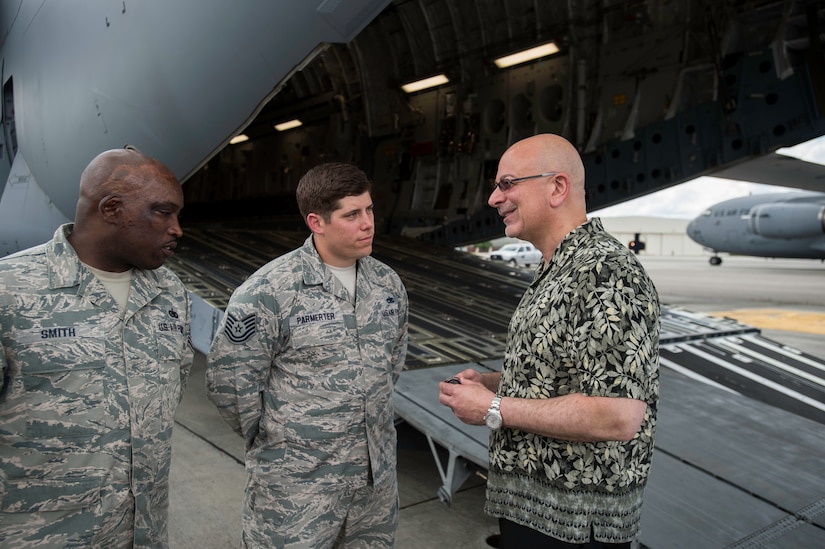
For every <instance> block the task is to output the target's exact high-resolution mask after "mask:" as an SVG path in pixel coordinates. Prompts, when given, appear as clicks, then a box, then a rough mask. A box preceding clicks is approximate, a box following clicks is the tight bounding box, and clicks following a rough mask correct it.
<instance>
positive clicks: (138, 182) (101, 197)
mask: <svg viewBox="0 0 825 549" xmlns="http://www.w3.org/2000/svg"><path fill="white" fill-rule="evenodd" d="M182 208H183V190H182V189H181V185H180V182H179V181H178V180H177V178H176V177H175V174H173V173H172V171H171V170H170V169H169V168H167V167H166V166H165V165H163V164H162V163H161V162H160V161H158V160H155V159H154V158H152V157H150V156H147V155H145V154H143V153H142V152H140V151H138V150H136V149H113V150H109V151H105V152H102V153H100V154H99V155H97V156H96V157H95V158H94V159H92V161H91V162H90V163H89V165H88V166H87V167H86V169H85V170H83V173H82V174H81V176H80V196H79V198H78V201H77V210H76V213H75V221H74V226H73V228H72V232H71V234H70V235H69V242H70V243H71V245H72V247H74V249H75V251H76V252H77V255H78V257H80V260H81V261H82V262H84V263H86V264H87V265H91V266H92V267H95V268H98V269H101V270H104V271H110V272H123V271H126V270H128V269H131V268H133V267H137V268H140V269H156V268H158V267H160V266H161V265H163V263H164V261H165V260H166V258H168V257H169V256H171V255H173V253H174V248H175V246H176V245H177V239H178V238H179V237H180V236H181V235H182V234H183V232H182V231H181V228H180V224H179V222H178V215H179V214H180V210H181V209H182Z"/></svg>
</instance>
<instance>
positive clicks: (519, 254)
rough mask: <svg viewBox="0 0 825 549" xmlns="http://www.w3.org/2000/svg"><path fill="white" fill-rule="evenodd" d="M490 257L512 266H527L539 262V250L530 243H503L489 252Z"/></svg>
mask: <svg viewBox="0 0 825 549" xmlns="http://www.w3.org/2000/svg"><path fill="white" fill-rule="evenodd" d="M490 259H492V260H495V261H504V262H505V263H509V264H510V265H512V266H513V267H529V266H530V265H538V264H539V263H541V252H540V251H538V250H537V249H536V247H535V246H533V245H532V244H530V243H527V242H525V243H514V244H505V245H504V246H502V247H501V248H499V249H498V250H495V251H493V252H490Z"/></svg>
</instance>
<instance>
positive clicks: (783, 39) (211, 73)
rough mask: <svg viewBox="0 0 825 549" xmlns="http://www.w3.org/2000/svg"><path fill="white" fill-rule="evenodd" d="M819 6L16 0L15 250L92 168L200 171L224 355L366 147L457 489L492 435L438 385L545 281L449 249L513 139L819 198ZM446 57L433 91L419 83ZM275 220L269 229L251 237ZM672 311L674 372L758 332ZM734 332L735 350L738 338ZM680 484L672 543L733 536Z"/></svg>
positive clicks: (66, 201) (611, 177)
mask: <svg viewBox="0 0 825 549" xmlns="http://www.w3.org/2000/svg"><path fill="white" fill-rule="evenodd" d="M823 22H825V4H823V3H822V2H821V1H819V0H800V1H797V2H787V1H786V0H762V1H760V2H755V3H752V2H744V3H743V2H742V1H741V0H719V1H717V2H707V0H684V1H683V2H672V0H645V1H639V0H610V1H606V2H593V1H592V0H545V1H543V2H535V1H533V0H518V1H516V0H443V1H427V2H424V1H418V2H414V1H409V0H314V1H312V0H307V1H300V2H296V1H294V0H269V1H267V2H261V1H257V0H236V1H234V2H222V1H219V0H176V1H175V2H134V1H129V0H125V1H120V2H112V1H110V0H86V1H84V2H66V1H60V0H40V1H39V2H32V1H27V0H2V1H1V2H0V122H1V123H0V256H2V255H5V254H8V253H11V252H14V251H17V250H20V249H22V248H25V247H28V246H31V245H34V244H38V243H41V242H43V241H46V240H47V239H49V238H50V237H51V235H52V233H53V231H54V229H55V228H56V227H57V226H58V225H59V224H60V223H63V222H66V221H68V220H70V219H71V218H72V217H73V215H74V208H75V203H76V200H77V190H78V179H79V175H80V173H81V171H82V170H83V168H84V166H85V165H86V164H87V163H88V162H89V161H90V160H91V159H92V158H93V157H94V156H95V155H96V154H98V153H99V152H101V151H103V150H106V149H110V148H117V147H123V146H124V145H125V144H131V145H133V146H135V147H137V148H138V149H140V150H141V151H143V152H145V153H147V154H149V155H151V156H153V157H155V158H157V159H159V160H161V161H162V162H164V163H165V164H166V165H167V166H169V167H170V169H172V171H173V172H174V173H175V174H176V175H177V176H178V178H179V179H180V180H181V182H183V189H184V195H185V204H186V210H185V214H186V227H185V228H184V233H185V236H184V239H185V241H184V239H182V240H181V246H179V247H178V251H179V253H178V255H177V256H176V257H175V258H170V261H169V263H168V264H169V265H170V266H171V267H172V268H173V269H175V271H176V272H177V273H178V274H179V275H180V276H181V279H182V280H184V282H185V283H186V284H187V287H188V288H189V290H190V293H191V295H192V341H193V345H194V346H195V348H197V349H198V350H199V351H202V352H206V351H208V346H209V342H210V341H211V339H212V336H213V335H214V330H215V329H216V327H217V326H218V325H219V322H218V320H219V318H220V315H222V314H223V313H222V308H223V306H224V305H223V304H225V302H226V301H227V300H228V297H229V293H231V291H232V290H233V289H234V288H235V287H236V286H237V284H239V283H240V281H241V280H243V279H244V277H246V276H248V275H249V274H250V273H251V272H252V271H254V270H255V269H256V268H257V267H259V266H260V265H262V264H263V263H264V262H265V261H268V260H270V259H271V258H272V257H274V256H276V255H278V254H280V253H283V252H284V251H287V250H289V249H292V248H294V247H296V246H297V245H300V242H302V241H303V238H305V234H304V235H303V236H296V235H295V234H289V231H293V233H294V232H295V227H300V229H301V230H305V227H304V226H303V223H302V222H301V220H300V215H298V214H297V207H296V205H295V203H294V194H295V188H296V186H297V181H298V179H299V178H300V176H301V175H302V174H303V173H304V172H305V171H306V170H307V169H308V168H309V167H311V166H313V165H315V164H317V163H320V162H323V161H331V160H341V161H350V162H353V163H356V164H358V165H359V166H360V167H362V168H363V169H364V170H365V171H366V172H367V173H368V175H370V178H371V179H372V180H373V182H374V185H373V200H374V201H375V206H376V208H375V209H376V232H377V233H378V234H379V235H380V238H378V239H377V240H378V242H377V244H376V250H375V251H376V255H378V254H379V253H382V254H383V256H382V259H384V260H386V261H387V263H391V266H393V268H395V269H396V270H397V271H398V272H399V275H400V276H402V278H403V279H404V280H405V284H406V285H407V289H408V292H409V295H410V303H411V311H412V313H411V319H410V326H411V329H410V333H411V337H410V346H409V351H408V357H407V367H408V369H407V370H406V371H405V373H404V375H402V376H401V378H400V380H401V384H400V385H399V386H398V387H397V391H396V398H397V399H398V401H397V404H396V410H397V412H398V413H399V415H400V416H402V417H403V418H404V419H405V420H407V421H409V422H410V423H411V424H412V425H413V426H414V427H416V428H418V429H420V430H422V432H424V433H425V434H427V437H428V441H429V442H430V443H431V449H432V451H433V455H434V457H435V458H436V459H437V460H438V461H437V465H438V468H439V473H440V474H441V476H442V480H443V482H444V484H443V486H442V489H440V490H439V497H441V498H442V500H444V501H445V502H448V501H449V500H450V498H451V497H452V494H454V493H455V492H456V491H457V490H458V488H459V487H460V486H461V484H462V482H463V481H464V480H466V478H467V476H466V475H467V474H468V473H471V472H472V469H471V468H469V467H464V466H462V464H463V463H465V462H470V463H473V464H475V465H477V466H480V467H484V466H485V463H484V460H485V458H484V456H485V455H486V451H485V450H484V449H485V448H486V441H487V438H488V432H487V430H486V429H485V428H478V429H475V430H474V431H473V429H472V428H474V427H477V426H464V425H463V424H460V422H459V421H458V420H457V419H455V418H454V416H453V415H452V413H450V412H449V411H448V410H446V409H444V407H442V406H440V405H439V404H438V403H437V402H432V400H433V399H434V398H436V397H437V394H436V393H435V392H434V391H433V389H432V388H433V386H434V384H437V382H438V380H442V379H445V378H446V377H447V376H448V375H453V373H454V371H460V370H461V369H463V368H465V367H469V366H468V365H470V366H472V367H481V366H484V367H489V368H490V369H493V370H495V369H496V368H498V367H500V363H501V360H502V357H503V354H504V341H505V337H504V336H505V335H506V331H507V326H508V322H509V318H510V315H511V312H512V310H513V308H514V307H515V306H516V304H517V303H518V299H520V296H521V295H522V294H523V292H524V291H525V289H526V288H527V287H528V285H529V283H530V279H531V275H530V274H529V273H526V272H521V270H517V269H509V268H504V267H502V266H500V265H496V264H495V263H493V262H481V261H480V260H479V261H478V262H475V261H473V260H472V258H471V259H465V258H463V257H462V258H461V259H456V258H455V257H454V256H453V255H450V253H448V252H452V250H450V249H449V247H452V246H457V245H461V244H468V243H474V242H479V241H482V240H488V239H492V238H496V237H499V236H502V234H503V230H504V227H503V225H502V223H501V219H500V217H499V216H498V214H497V212H496V211H495V210H494V209H492V208H490V207H489V206H488V205H487V198H488V196H489V182H490V180H491V179H492V178H493V177H494V175H495V173H496V169H497V159H498V158H499V157H500V156H501V154H502V153H503V152H504V150H506V148H507V147H508V146H509V145H510V144H511V143H513V142H515V141H517V140H519V139H522V138H524V137H527V136H529V135H533V134H536V133H546V132H550V133H557V134H561V135H564V136H565V137H568V138H569V139H570V140H571V142H572V143H573V144H574V145H575V146H576V147H577V148H578V149H579V150H580V151H581V153H582V157H583V161H584V164H585V170H586V173H587V189H586V192H587V204H588V207H589V208H590V209H592V210H596V209H599V208H603V207H607V206H610V205H613V204H617V203H619V202H622V201H626V200H630V199H632V198H636V197H639V196H643V195H645V194H649V193H653V192H656V191H658V190H661V189H663V188H667V187H669V186H673V185H677V184H679V183H682V182H684V181H687V180H690V179H693V178H695V177H698V176H701V175H714V174H715V175H718V176H719V177H725V178H729V179H745V180H748V181H754V182H759V183H766V184H782V185H787V186H799V187H800V188H808V189H809V190H813V191H825V167H823V166H820V165H814V164H810V163H805V162H803V161H800V160H796V159H793V158H789V157H786V156H783V155H778V154H776V153H774V152H772V151H777V150H779V149H780V148H782V147H789V146H793V145H796V144H799V143H802V142H805V141H808V140H810V139H813V138H816V137H819V136H821V135H825V115H823V113H825V55H823V46H822V44H823V42H825V32H823V31H822V29H823V28H824V27H825V24H823ZM550 46H552V48H550ZM537 50H538V51H540V52H544V53H539V55H538V57H535V58H532V59H530V60H528V61H525V60H523V59H524V58H523V57H522V58H521V59H522V60H521V61H516V62H515V64H508V63H509V62H511V61H513V56H512V55H511V54H513V53H522V52H534V53H535V52H536V51H537ZM548 52H552V53H548ZM434 75H438V76H440V78H439V79H438V80H437V82H440V84H438V85H436V86H435V87H431V88H426V89H424V88H419V89H417V90H411V89H410V88H409V87H407V86H406V84H411V83H413V82H414V81H419V80H420V79H423V80H425V81H431V79H430V78H428V77H431V76H434ZM293 120H295V121H296V122H299V123H300V125H297V123H296V124H293V127H292V129H284V127H283V126H282V125H281V123H283V122H287V121H293ZM239 134H243V135H244V136H245V137H247V138H248V139H247V140H246V141H243V142H236V140H235V138H236V137H240V135H239ZM806 185H807V187H806ZM808 206H810V204H809V205H808ZM264 216H265V219H266V221H265V224H266V226H267V229H268V232H266V234H264V231H255V229H256V228H257V227H256V226H257V225H263V224H264V223H263V222H261V223H256V222H257V221H258V220H259V219H261V218H263V217H264ZM198 221H206V222H207V223H203V224H201V225H198V223H197V222H198ZM190 222H191V224H190ZM413 236H415V237H417V238H418V240H421V241H424V243H423V244H422V243H421V242H416V241H415V240H413V238H411V237H413ZM637 240H638V239H637ZM184 243H185V245H184ZM430 244H437V245H441V246H433V245H430ZM185 248H188V253H186V250H185ZM445 249H446V250H447V251H446V252H445V251H443V250H445ZM479 296H484V298H483V299H480V298H479ZM663 317H664V318H663V330H662V338H661V339H660V342H661V344H662V346H663V350H662V356H663V358H664V360H665V361H667V363H668V364H671V365H674V364H679V363H680V362H684V364H693V362H694V361H693V359H692V357H693V356H700V355H697V354H694V353H691V352H690V351H691V349H692V347H691V346H692V345H693V343H692V342H694V341H695V342H697V343H696V345H699V344H701V345H702V346H703V348H704V347H705V346H707V342H708V340H710V339H713V338H716V339H722V338H727V337H729V336H736V337H742V338H743V340H742V341H744V338H745V336H747V337H748V338H751V339H753V338H756V337H757V336H755V335H754V336H753V337H751V335H752V334H753V333H754V332H755V331H756V329H754V328H749V327H744V326H741V325H738V324H736V325H732V324H731V322H729V321H727V320H718V319H711V320H708V319H700V318H698V316H697V315H692V314H690V313H688V312H678V311H667V312H665V311H663ZM748 334H751V335H748ZM723 343H724V344H725V345H727V348H723V349H721V350H719V351H713V353H714V356H713V358H712V360H713V361H714V364H716V365H717V366H718V364H719V363H720V359H719V358H717V357H718V356H720V355H724V354H725V353H728V354H732V355H736V356H737V357H738V356H741V355H742V353H743V351H739V350H737V351H735V352H734V351H730V344H729V343H728V342H727V341H723ZM744 343H747V341H744ZM758 344H759V345H760V348H761V346H764V345H769V343H767V342H765V341H762V340H761V339H760V340H758ZM668 345H671V346H678V349H668V348H666V347H668ZM697 352H698V353H700V354H701V356H707V353H706V352H705V350H701V349H700V350H698V351H697ZM760 352H761V351H760ZM802 358H803V359H804V360H807V361H808V362H810V359H808V358H807V357H802ZM731 360H732V361H733V360H735V359H731ZM787 360H793V358H788V359H787ZM801 368H802V366H800V367H799V368H797V369H796V370H795V371H798V370H800V369H801ZM445 369H446V370H445ZM731 369H736V370H737V371H739V370H741V368H739V366H736V365H732V366H731ZM447 370H449V371H447ZM681 371H687V370H681ZM751 377H752V376H751ZM736 383H737V387H738V386H741V385H742V383H739V382H738V381H737V382H736ZM771 383H773V382H771ZM792 383H793V382H788V384H789V385H790V384H792ZM753 385H754V386H756V385H757V383H754V384H753ZM757 389H759V387H757ZM754 392H755V393H760V391H758V390H755V391H754ZM762 392H764V391H762ZM801 398H802V399H803V400H805V399H807V400H806V402H808V401H811V400H813V401H814V404H815V405H816V406H819V407H814V406H810V405H808V404H805V405H804V406H807V408H805V410H808V409H810V410H811V411H810V412H809V414H810V415H811V416H812V417H815V418H818V417H819V414H822V413H823V408H825V405H823V404H821V403H820V402H819V401H818V400H815V399H811V398H808V397H806V396H804V395H803V396H802V397H801ZM428 399H429V400H428ZM744 417H746V418H747V417H748V416H744ZM694 423H696V424H699V423H700V422H699V421H697V422H694ZM731 423H735V422H731ZM468 433H469V436H468ZM436 444H437V445H438V446H439V447H440V448H446V449H447V450H448V451H449V461H448V464H447V465H446V467H442V462H441V461H440V458H439V455H440V454H439V452H438V451H437V449H436ZM742 453H743V454H744V453H745V452H742ZM474 456H475V457H474ZM672 457H676V458H677V459H672ZM662 460H669V461H672V462H673V463H674V465H675V466H677V467H680V469H678V470H677V473H676V474H673V475H663V476H665V477H668V478H676V479H683V478H695V476H694V475H695V472H696V469H691V467H692V466H691V465H690V464H689V462H688V461H686V460H684V459H681V458H680V456H679V455H678V454H674V455H664V456H662ZM662 460H660V462H662ZM717 461H721V460H717ZM731 461H735V462H736V463H738V462H739V461H740V460H731ZM699 469H704V468H703V467H699ZM685 475H690V477H686V476H685ZM775 476H779V475H775ZM711 481H713V479H711ZM726 482H728V481H727V480H726ZM733 484H736V483H735V482H733ZM785 491H786V492H787V490H785ZM681 492H684V490H680V497H678V498H674V497H672V494H670V493H668V491H666V490H660V491H659V495H658V499H657V495H656V494H653V495H651V496H649V497H647V496H646V497H647V498H648V499H650V502H649V503H646V506H647V507H648V508H649V509H653V510H658V511H660V512H661V513H662V515H661V516H662V517H670V518H671V519H670V520H668V521H665V520H658V518H657V517H656V516H655V515H652V516H653V523H652V524H654V525H655V524H657V523H663V524H664V523H666V525H667V527H669V528H671V530H670V531H668V532H666V535H667V538H668V540H671V539H686V536H690V535H695V533H696V532H703V531H714V532H715V531H716V530H718V528H715V527H714V523H713V522H708V520H707V519H708V518H711V519H712V518H713V517H712V516H710V515H711V514H710V513H707V512H705V509H706V508H707V504H708V501H707V499H708V498H707V497H706V493H702V491H701V490H696V491H695V496H693V495H688V494H683V493H681ZM742 492H743V493H750V492H749V490H742ZM714 493H716V492H714ZM817 497H818V498H820V497H821V494H817ZM691 498H692V499H691ZM766 499H768V498H765V497H761V496H760V502H758V503H759V504H762V502H764V501H765V500H766ZM726 501H727V500H725V502H726ZM738 501H739V500H737V503H735V504H733V503H732V504H731V506H733V505H739V503H738ZM686 502H688V504H689V505H691V506H692V507H691V508H695V509H699V510H700V511H701V512H698V513H696V514H695V515H694V516H696V517H700V518H697V520H696V525H694V524H688V523H687V521H685V520H683V513H684V509H685V508H686ZM790 505H791V504H785V505H784V506H777V507H778V509H787V508H790ZM753 514H754V515H757V513H756V512H754V513H753ZM804 516H805V515H801V514H800V515H794V516H793V517H792V519H793V520H795V521H797V522H799V523H801V522H802V520H801V518H802V517H804ZM672 517H678V519H672ZM797 519H799V520H797ZM682 525H684V526H682ZM761 526H762V523H761V522H760V523H759V524H758V526H756V527H757V528H761ZM676 528H683V529H680V530H676ZM651 530H652V529H648V531H651ZM800 530H801V528H800ZM643 531H644V529H643ZM682 532H687V533H684V534H683V533H682ZM642 541H644V539H643V540H642ZM664 544H665V542H662V545H664ZM726 544H727V543H726ZM646 545H648V546H657V543H655V542H648V543H646ZM714 546H715V545H714Z"/></svg>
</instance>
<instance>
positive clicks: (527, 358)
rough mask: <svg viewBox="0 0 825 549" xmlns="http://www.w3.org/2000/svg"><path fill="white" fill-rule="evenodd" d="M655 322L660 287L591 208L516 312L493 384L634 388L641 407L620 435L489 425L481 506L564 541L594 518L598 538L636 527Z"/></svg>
mask: <svg viewBox="0 0 825 549" xmlns="http://www.w3.org/2000/svg"><path fill="white" fill-rule="evenodd" d="M659 330H660V325H659V297H658V294H657V292H656V288H655V287H654V286H653V283H652V281H651V280H650V278H649V277H648V275H647V273H646V272H645V270H644V267H642V265H641V264H640V263H639V261H638V259H637V258H636V257H635V256H634V255H633V254H631V253H630V251H629V250H628V249H627V248H626V247H625V246H624V245H622V244H621V243H620V242H619V241H617V240H616V239H615V238H613V237H612V236H611V235H609V234H608V233H606V232H605V231H604V228H603V227H602V224H601V221H600V220H599V219H591V220H590V221H588V222H586V223H584V224H583V225H581V226H579V227H578V228H577V229H575V230H574V231H572V232H571V233H569V234H568V235H567V236H566V237H565V238H564V240H562V242H561V243H560V244H559V247H558V248H557V249H556V251H555V253H554V254H553V256H552V257H551V258H550V259H549V261H548V262H547V265H546V266H545V268H544V269H543V270H542V271H540V272H539V273H537V274H536V277H535V279H534V280H533V282H532V284H531V285H530V287H529V288H528V290H527V291H526V292H525V294H524V296H523V297H522V299H521V302H520V303H519V306H518V308H517V309H516V311H515V312H514V313H513V317H512V319H511V321H510V327H509V330H508V335H507V348H506V351H505V355H504V365H503V367H502V370H501V382H500V386H499V394H501V395H503V396H508V397H517V398H537V399H538V398H554V397H557V396H563V395H567V394H571V393H581V394H585V395H591V396H601V397H619V398H632V399H637V400H642V401H645V402H646V403H647V412H646V413H645V416H644V419H643V421H642V424H641V427H640V428H639V431H638V432H637V433H636V435H635V436H634V437H633V438H632V439H631V440H629V441H627V442H622V441H604V442H573V441H568V440H559V439H553V438H549V437H544V436H540V435H536V434H532V433H528V432H524V431H519V430H516V429H501V430H499V431H494V432H493V433H492V434H491V437H490V471H489V476H488V480H487V505H486V510H487V512H488V513H490V514H492V515H493V516H496V517H504V518H507V519H509V520H512V521H514V522H517V523H519V524H522V525H524V526H528V527H529V528H532V529H534V530H538V531H541V532H543V533H545V534H547V535H550V536H553V537H555V538H557V539H561V540H564V541H567V542H572V543H584V542H586V541H587V540H588V539H590V533H591V528H592V530H593V532H594V534H595V539H596V540H599V541H604V542H610V543H622V542H627V541H631V540H632V539H633V538H634V536H635V535H636V533H637V532H638V529H639V520H640V515H641V505H642V495H643V489H644V486H645V482H646V480H647V478H648V474H649V473H650V464H651V457H652V454H653V435H654V431H655V428H656V411H657V408H658V398H659ZM505 419H506V418H505Z"/></svg>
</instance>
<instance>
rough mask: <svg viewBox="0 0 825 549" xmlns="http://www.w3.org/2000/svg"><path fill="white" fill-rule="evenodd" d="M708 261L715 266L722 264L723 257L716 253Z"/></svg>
mask: <svg viewBox="0 0 825 549" xmlns="http://www.w3.org/2000/svg"><path fill="white" fill-rule="evenodd" d="M708 262H709V263H710V264H711V265H713V266H714V267H715V266H717V265H721V264H722V258H721V257H719V256H718V255H715V256H713V257H711V258H710V259H709V260H708Z"/></svg>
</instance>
